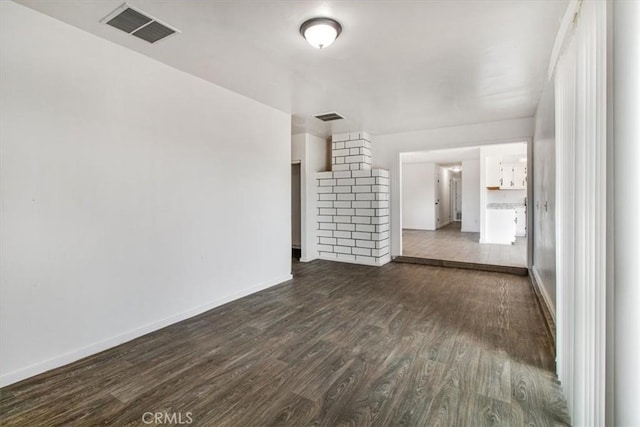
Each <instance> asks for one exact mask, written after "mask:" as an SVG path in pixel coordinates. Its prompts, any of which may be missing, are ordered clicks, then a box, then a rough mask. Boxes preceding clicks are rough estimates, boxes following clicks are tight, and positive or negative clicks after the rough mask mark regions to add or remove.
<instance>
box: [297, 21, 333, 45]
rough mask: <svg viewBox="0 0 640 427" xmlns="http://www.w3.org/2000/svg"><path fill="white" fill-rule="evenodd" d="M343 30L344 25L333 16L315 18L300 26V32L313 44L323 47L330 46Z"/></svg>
mask: <svg viewBox="0 0 640 427" xmlns="http://www.w3.org/2000/svg"><path fill="white" fill-rule="evenodd" d="M341 32H342V26H341V25H340V23H339V22H338V21H335V20H333V19H331V18H313V19H309V20H308V21H305V22H304V23H303V24H302V25H301V26H300V34H302V37H304V38H305V39H306V40H307V41H308V42H309V44H310V45H311V46H313V47H315V48H317V49H322V48H325V47H327V46H329V45H330V44H331V43H333V41H334V40H335V39H337V38H338V36H339V35H340V33H341Z"/></svg>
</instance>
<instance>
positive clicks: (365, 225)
mask: <svg viewBox="0 0 640 427" xmlns="http://www.w3.org/2000/svg"><path fill="white" fill-rule="evenodd" d="M332 141H333V142H332V153H331V154H332V155H331V157H332V169H333V170H332V171H328V172H319V173H318V174H317V180H318V187H317V189H318V254H319V257H320V258H321V259H327V260H333V261H343V262H351V263H357V264H366V265H377V266H380V265H383V264H386V263H387V262H389V261H390V260H391V256H390V248H389V246H390V239H389V171H387V170H384V169H371V164H372V163H371V138H370V136H369V135H368V134H367V133H365V132H352V133H343V134H338V135H334V136H333V140H332Z"/></svg>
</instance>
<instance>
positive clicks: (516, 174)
mask: <svg viewBox="0 0 640 427" xmlns="http://www.w3.org/2000/svg"><path fill="white" fill-rule="evenodd" d="M512 188H514V189H517V190H524V189H526V188H527V166H526V165H525V164H524V163H517V164H515V165H514V166H513V187H512Z"/></svg>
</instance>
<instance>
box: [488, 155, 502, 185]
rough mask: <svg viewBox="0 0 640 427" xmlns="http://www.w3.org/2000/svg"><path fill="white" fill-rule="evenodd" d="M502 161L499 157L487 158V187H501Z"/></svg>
mask: <svg viewBox="0 0 640 427" xmlns="http://www.w3.org/2000/svg"><path fill="white" fill-rule="evenodd" d="M501 163H502V162H501V161H500V158H499V157H487V163H486V186H487V187H500V186H501V184H500V178H501V176H500V164H501Z"/></svg>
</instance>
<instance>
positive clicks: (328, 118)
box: [313, 112, 344, 122]
mask: <svg viewBox="0 0 640 427" xmlns="http://www.w3.org/2000/svg"><path fill="white" fill-rule="evenodd" d="M313 117H315V118H316V119H320V120H322V121H323V122H330V121H333V120H342V119H344V117H342V116H341V115H340V114H338V113H335V112H334V113H324V114H317V115H315V116H313Z"/></svg>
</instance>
